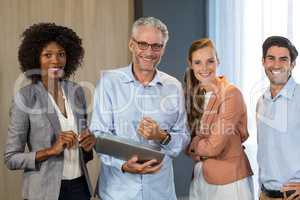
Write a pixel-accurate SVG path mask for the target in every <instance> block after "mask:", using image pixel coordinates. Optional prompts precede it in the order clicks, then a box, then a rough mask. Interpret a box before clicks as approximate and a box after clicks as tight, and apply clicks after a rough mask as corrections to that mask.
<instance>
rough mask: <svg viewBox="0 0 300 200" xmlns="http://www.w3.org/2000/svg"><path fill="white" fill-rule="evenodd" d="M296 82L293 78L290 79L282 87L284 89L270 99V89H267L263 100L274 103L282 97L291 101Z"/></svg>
mask: <svg viewBox="0 0 300 200" xmlns="http://www.w3.org/2000/svg"><path fill="white" fill-rule="evenodd" d="M296 84H297V83H296V81H295V80H294V78H293V77H290V78H289V80H288V82H287V83H286V84H285V85H284V87H283V88H282V89H281V90H280V91H279V93H278V94H277V95H276V96H275V97H274V98H272V96H271V90H270V87H268V89H267V91H266V92H265V94H264V98H267V99H269V100H273V101H275V100H276V99H277V98H278V97H280V96H283V97H286V98H287V99H292V98H293V96H294V91H295V87H296Z"/></svg>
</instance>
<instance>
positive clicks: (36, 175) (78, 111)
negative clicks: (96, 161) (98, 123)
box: [4, 80, 93, 200]
mask: <svg viewBox="0 0 300 200" xmlns="http://www.w3.org/2000/svg"><path fill="white" fill-rule="evenodd" d="M61 84H62V87H63V88H64V91H65V93H66V96H67V98H68V100H69V102H70V105H71V107H72V111H73V113H74V118H75V120H76V122H77V126H78V133H80V132H81V130H83V129H85V128H86V127H87V112H86V101H85V96H84V92H83V89H82V88H81V87H80V86H79V85H77V84H75V83H73V82H70V81H66V80H64V81H62V82H61ZM60 131H61V128H60V124H59V121H58V116H57V113H56V111H55V108H54V106H53V104H52V103H51V100H50V99H49V96H48V93H47V91H46V90H45V88H44V86H43V84H42V83H41V82H38V83H36V84H30V85H28V86H26V87H24V88H22V89H20V90H19V91H18V92H17V94H16V95H15V96H14V98H13V101H12V106H11V109H10V124H9V129H8V136H7V143H6V148H5V153H4V159H5V164H6V165H7V167H8V168H9V169H11V170H24V173H23V184H22V195H23V198H24V199H30V200H57V199H58V196H59V191H60V184H61V179H62V172H63V160H64V158H63V153H62V154H61V155H59V156H57V157H51V158H49V159H47V160H45V161H43V162H36V161H35V154H36V152H37V151H38V150H41V149H44V148H49V147H51V146H52V145H53V144H54V142H55V141H56V137H57V135H58V134H59V133H60ZM26 146H27V150H25V147H26ZM79 156H80V164H81V168H82V172H83V174H84V175H85V177H86V180H87V183H88V186H89V189H90V192H91V194H92V188H91V184H90V179H89V176H88V171H87V168H86V164H85V163H87V162H88V161H89V160H91V159H93V153H92V152H91V153H85V152H84V151H83V150H82V149H80V150H79Z"/></svg>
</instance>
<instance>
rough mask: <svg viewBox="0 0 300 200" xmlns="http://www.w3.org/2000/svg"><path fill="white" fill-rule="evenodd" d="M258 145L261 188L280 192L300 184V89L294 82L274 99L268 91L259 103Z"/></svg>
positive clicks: (287, 85) (291, 80) (292, 80)
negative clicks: (284, 186) (292, 185)
mask: <svg viewBox="0 0 300 200" xmlns="http://www.w3.org/2000/svg"><path fill="white" fill-rule="evenodd" d="M257 142H258V153H257V158H258V166H259V180H260V183H261V184H263V185H264V186H265V187H266V188H267V189H271V190H280V189H281V188H282V186H283V184H285V183H288V182H300V85H299V84H297V83H296V82H295V81H294V79H293V78H290V79H289V81H288V82H287V84H286V85H285V86H284V87H283V88H282V90H281V91H280V92H279V93H278V94H277V95H276V96H275V97H274V98H272V97H271V92H270V88H269V89H268V90H267V91H266V92H265V93H264V94H263V96H262V97H261V98H260V99H259V101H258V104H257Z"/></svg>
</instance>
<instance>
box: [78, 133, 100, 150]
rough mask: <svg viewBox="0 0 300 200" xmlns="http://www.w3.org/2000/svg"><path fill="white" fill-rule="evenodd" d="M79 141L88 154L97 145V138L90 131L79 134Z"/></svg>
mask: <svg viewBox="0 0 300 200" xmlns="http://www.w3.org/2000/svg"><path fill="white" fill-rule="evenodd" d="M78 140H79V146H80V147H82V148H83V150H84V151H86V152H89V151H91V150H92V149H93V147H94V146H95V144H96V137H95V136H94V134H92V133H91V132H90V131H89V129H85V130H84V131H83V132H82V133H81V134H79V136H78Z"/></svg>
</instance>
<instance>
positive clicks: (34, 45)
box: [18, 23, 84, 83]
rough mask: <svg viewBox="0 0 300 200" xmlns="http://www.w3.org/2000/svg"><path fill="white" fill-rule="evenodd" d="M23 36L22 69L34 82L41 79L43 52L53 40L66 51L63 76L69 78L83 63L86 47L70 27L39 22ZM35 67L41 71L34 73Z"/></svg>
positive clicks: (21, 49)
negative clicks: (41, 57)
mask: <svg viewBox="0 0 300 200" xmlns="http://www.w3.org/2000/svg"><path fill="white" fill-rule="evenodd" d="M22 37H23V40H22V42H21V45H20V46H19V52H18V58H19V63H20V65H21V67H20V69H21V71H22V72H24V73H25V75H26V77H27V78H29V79H31V80H32V82H34V83H35V82H37V81H38V80H40V79H41V74H40V55H41V52H42V50H43V48H45V47H46V46H47V45H48V44H49V43H51V42H56V43H57V44H59V45H60V46H61V47H62V48H64V50H65V51H66V55H67V61H66V66H65V68H64V77H63V78H69V77H70V76H71V75H72V74H73V73H74V72H75V71H76V69H77V68H78V67H79V66H80V65H81V63H82V60H83V56H84V49H83V47H82V42H81V39H80V38H79V37H78V35H77V34H76V33H75V32H74V31H73V30H72V29H70V28H67V27H64V26H59V25H56V24H55V23H38V24H34V25H32V26H30V27H29V28H27V29H26V30H25V31H24V32H23V33H22ZM34 69H35V70H39V73H36V72H34V73H32V72H31V70H34Z"/></svg>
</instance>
